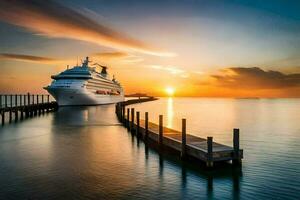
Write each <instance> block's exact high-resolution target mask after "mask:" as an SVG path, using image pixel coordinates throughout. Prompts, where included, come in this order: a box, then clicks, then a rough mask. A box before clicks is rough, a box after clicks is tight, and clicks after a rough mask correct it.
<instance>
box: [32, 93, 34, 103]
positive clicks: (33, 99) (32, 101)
mask: <svg viewBox="0 0 300 200" xmlns="http://www.w3.org/2000/svg"><path fill="white" fill-rule="evenodd" d="M32 104H34V94H33V95H32Z"/></svg>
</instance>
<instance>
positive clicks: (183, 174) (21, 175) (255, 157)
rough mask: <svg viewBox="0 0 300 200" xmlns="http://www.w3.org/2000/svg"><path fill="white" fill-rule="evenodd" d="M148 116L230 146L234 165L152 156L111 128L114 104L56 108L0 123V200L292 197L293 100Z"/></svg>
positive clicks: (296, 126)
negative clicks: (237, 160)
mask: <svg viewBox="0 0 300 200" xmlns="http://www.w3.org/2000/svg"><path fill="white" fill-rule="evenodd" d="M130 107H134V108H135V110H136V111H140V112H141V117H142V118H143V116H144V114H143V113H144V112H145V111H148V112H149V120H150V121H152V122H158V115H159V114H163V116H164V125H165V126H167V127H170V128H174V129H177V130H181V119H182V118H186V119H187V131H188V133H190V134H194V135H197V136H200V137H205V138H206V137H207V136H212V137H213V138H214V141H216V142H220V143H224V144H227V145H232V129H233V128H239V129H240V147H241V148H242V149H244V159H243V164H242V167H241V168H240V169H236V168H231V167H228V166H226V167H225V166H224V169H222V168H221V169H218V170H211V171H207V170H203V169H202V168H200V167H199V168H198V167H197V166H188V165H187V164H185V163H183V162H181V161H180V160H177V158H175V157H172V156H166V155H160V154H159V153H158V152H156V151H155V150H153V149H151V148H148V147H147V146H146V145H145V144H144V143H143V142H142V141H139V140H137V139H136V138H135V137H134V136H132V135H131V134H130V133H129V132H127V129H126V128H124V127H123V126H121V124H120V123H119V122H118V120H117V118H116V115H115V112H114V105H103V106H86V107H61V108H59V110H58V111H57V112H55V113H47V114H45V115H42V116H38V117H34V118H30V119H26V120H24V121H21V122H18V123H11V124H8V123H7V124H5V125H4V126H3V127H0V163H1V164H0V177H1V178H0V199H143V200H144V199H299V198H300V114H299V113H300V99H230V98H224V99H223V98H160V99H159V100H157V101H152V102H147V103H141V104H136V105H132V106H130Z"/></svg>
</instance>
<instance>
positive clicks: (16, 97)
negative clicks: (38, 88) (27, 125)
mask: <svg viewBox="0 0 300 200" xmlns="http://www.w3.org/2000/svg"><path fill="white" fill-rule="evenodd" d="M15 106H16V107H17V106H18V95H17V94H16V95H15Z"/></svg>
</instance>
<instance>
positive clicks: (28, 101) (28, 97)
mask: <svg viewBox="0 0 300 200" xmlns="http://www.w3.org/2000/svg"><path fill="white" fill-rule="evenodd" d="M27 105H30V93H29V92H28V93H27Z"/></svg>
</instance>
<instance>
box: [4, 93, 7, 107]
mask: <svg viewBox="0 0 300 200" xmlns="http://www.w3.org/2000/svg"><path fill="white" fill-rule="evenodd" d="M4 97H5V98H4V102H5V108H6V107H7V95H4Z"/></svg>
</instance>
